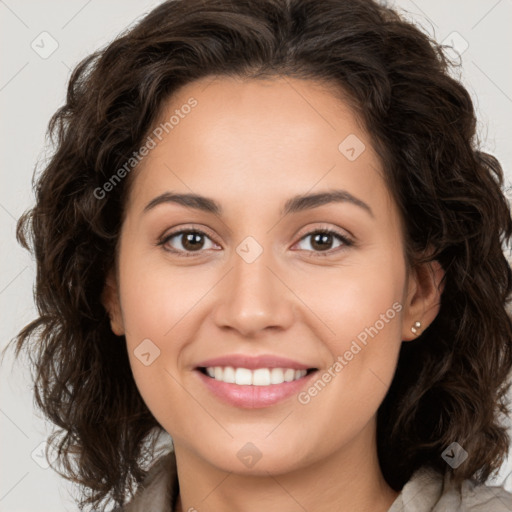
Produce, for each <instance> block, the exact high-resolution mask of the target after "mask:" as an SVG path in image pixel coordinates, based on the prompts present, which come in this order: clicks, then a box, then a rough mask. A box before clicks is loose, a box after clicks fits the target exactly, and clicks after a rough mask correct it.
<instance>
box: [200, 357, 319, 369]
mask: <svg viewBox="0 0 512 512" xmlns="http://www.w3.org/2000/svg"><path fill="white" fill-rule="evenodd" d="M214 366H233V367H234V368H247V369H249V370H256V369H258V368H293V369H294V370H309V369H310V368H314V367H313V366H311V365H307V364H302V363H299V362H298V361H294V360H293V359H289V358H287V357H280V356H273V355H270V354H263V355H259V356H248V355H243V354H231V355H226V356H220V357H215V358H213V359H207V360H205V361H202V362H201V363H199V364H198V365H197V368H208V367H214Z"/></svg>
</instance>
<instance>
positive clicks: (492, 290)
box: [13, 0, 512, 509]
mask: <svg viewBox="0 0 512 512" xmlns="http://www.w3.org/2000/svg"><path fill="white" fill-rule="evenodd" d="M452 66H453V63H452V62H450V61H449V60H448V58H447V57H446V56H445V54H444V53H443V48H442V46H440V45H439V44H437V43H436V42H435V41H434V40H433V39H431V38H430V37H429V36H428V35H426V34H425V33H423V32H422V31H421V30H420V29H418V28H417V27H415V26H414V25H413V24H412V23H409V22H406V21H405V20H403V19H402V18H401V17H400V15H399V14H398V13H397V12H396V11H394V10H392V9H390V8H388V7H386V6H384V5H381V4H379V3H376V2H373V1H368V0H324V1H322V2H318V1H317V0H258V1H257V2H255V1H253V0H208V1H203V0H174V1H167V2H164V3H162V4H161V5H159V6H158V7H156V8H155V9H154V10H153V11H151V12H150V13H149V14H147V15H146V16H145V17H144V18H142V19H141V20H139V21H138V22H137V23H136V24H135V25H134V26H132V27H131V28H129V29H127V30H126V31H125V32H124V33H122V34H121V35H119V36H118V37H117V38H116V39H115V40H114V41H112V42H111V43H110V44H108V45H106V46H105V47H104V48H102V49H101V50H99V51H97V52H95V53H93V54H92V55H90V56H88V57H87V58H85V59H84V60H83V61H82V62H80V63H79V64H78V65H77V67H76V68H75V69H74V71H73V73H72V75H71V78H70V80H69V86H68V90H67V97H66V103H65V104H64V106H62V107H61V108H59V109H58V110H57V112H56V113H55V114H54V115H53V117H52V118H51V120H50V122H49V125H48V134H49V136H50V137H51V141H52V142H53V143H54V145H55V148H54V152H53V153H52V157H51V159H50V160H49V161H48V163H47V165H45V168H44V169H43V171H42V173H41V174H40V175H39V176H38V178H37V181H36V184H35V192H36V204H35V206H34V207H33V208H32V209H30V210H28V211H27V212H26V213H25V214H24V215H23V216H22V217H21V218H20V219H19V222H18V230H17V237H18V241H19V242H20V243H21V244H22V245H23V246H24V247H25V248H27V249H29V250H32V251H33V253H34V255H35V259H36V263H37V277H36V285H35V293H34V295H35V301H36V304H37V308H38V317H37V318H36V319H35V320H34V321H33V322H31V323H30V324H28V325H27V326H26V327H25V328H23V330H21V332H20V333H19V334H18V336H17V337H16V338H15V340H13V341H15V344H16V356H18V354H19V352H20V351H21V349H22V348H24V349H25V350H26V351H27V353H29V355H30V364H31V368H32V369H33V370H34V371H35V374H36V375H35V377H34V392H35V400H36V403H37V406H38V407H39V408H40V409H41V410H42V411H43V413H44V414H45V416H46V417H48V418H49V419H50V420H51V421H52V422H53V423H54V424H55V425H57V426H58V427H59V428H60V430H59V431H58V432H55V433H54V434H53V436H52V438H51V439H52V441H54V440H55V439H56V438H57V435H59V436H60V438H59V439H58V459H57V460H58V461H59V462H60V463H61V464H62V465H63V467H64V471H63V472H61V471H59V470H57V471H58V472H59V474H61V475H62V476H64V477H65V478H68V479H70V480H72V481H73V482H75V483H77V484H79V485H80V486H81V489H82V491H83V499H82V501H80V508H81V509H83V508H84V507H85V506H86V505H92V506H94V507H98V506H99V504H100V503H101V502H103V501H104V500H108V499H111V500H114V501H115V502H116V504H118V505H122V504H124V503H126V493H127V491H129V492H130V493H132V492H133V485H134V484H140V483H141V482H142V480H143V478H144V477H145V475H146V474H147V471H146V470H145V469H144V465H143V462H144V461H143V457H144V456H148V453H149V456H151V451H149V452H146V451H145V450H146V448H145V446H146V444H145V443H146V442H147V440H148V438H150V436H151V435H152V434H153V433H154V432H155V431H156V432H162V431H163V429H162V427H161V426H160V425H159V423H158V422H157V421H156V419H155V418H154V417H153V415H152V414H151V412H150V411H149V410H148V408H147V406H146V404H145V403H144V401H143V399H142V397H141V396H140V394H139V392H138V390H137V387H136V385H135V382H134V379H133V375H132V372H131V369H130V365H129V359H128V355H127V349H126V344H125V343H124V342H123V340H124V338H123V337H118V336H116V335H115V334H114V333H113V332H112V330H111V327H110V322H109V317H108V314H107V312H106V310H105V307H104V305H103V303H102V291H103V289H104V286H105V280H106V276H107V274H108V272H109V271H110V270H111V269H112V268H115V257H116V250H117V249H116V247H117V242H118V238H119V233H120V228H121V225H122V222H123V218H124V207H125V202H126V195H127V192H128V190H129V186H130V183H131V182H132V181H133V174H134V173H131V174H130V175H129V176H128V177H126V178H125V179H123V180H118V181H119V183H116V184H115V186H114V187H112V190H111V191H110V192H109V193H106V194H103V195H104V197H102V198H101V199H100V198H98V192H97V191H98V188H101V187H103V186H104V184H105V183H106V182H108V181H109V180H112V177H113V176H114V174H115V173H116V170H118V169H120V168H122V167H123V165H125V164H126V162H127V161H128V160H129V159H130V158H131V157H132V155H133V154H134V152H136V151H137V150H138V149H139V148H140V146H141V144H142V143H143V141H144V138H145V137H146V136H147V134H148V133H150V131H151V129H152V128H153V127H154V125H155V123H156V122H157V120H158V119H159V118H160V117H161V114H162V111H163V110H162V109H163V107H164V106H165V103H166V102H168V101H169V98H170V97H171V95H172V94H174V93H175V92H176V91H177V90H178V89H179V88H180V87H182V86H184V85H186V84H188V83H191V82H193V81H195V80H198V79H200V78H203V77H208V76H212V77H213V76H217V77H237V78H242V79H262V78H273V77H275V78H278V77H294V78H299V79H304V80H312V81H316V82H318V83H324V84H329V86H330V88H331V90H332V94H334V95H336V94H338V95H342V96H343V97H345V99H346V101H348V102H349V103H350V106H351V108H353V110H354V112H356V113H357V116H358V118H359V119H361V121H362V123H363V125H364V127H365V129H366V131H367V133H368V134H369V136H370V138H371V142H372V144H373V147H374V148H375V149H376V150H377V152H378V154H379V156H380V158H381V160H382V164H383V169H384V171H385V179H386V182H387V185H388V186H389V190H390V191H391V193H392V195H393V197H394V199H395V201H396V204H397V205H398V208H399V211H400V214H401V218H402V222H403V232H404V250H405V252H406V255H407V265H408V266H410V267H411V268H412V267H415V266H417V265H419V264H420V263H425V262H428V261H432V260H437V261H438V262H439V263H440V264H441V266H442V267H443V270H444V271H445V275H444V278H443V283H444V290H443V293H442V297H441V305H440V310H439V313H438V315H437V317H436V318H435V320H434V322H433V323H432V324H431V325H430V326H429V327H428V328H427V329H426V330H425V331H424V332H423V333H422V334H421V335H420V336H419V338H418V339H417V340H416V341H414V342H412V343H403V344H402V347H401V351H400V355H399V360H398V366H397V369H396V373H395V376H394V380H393V382H392V383H391V386H390V389H389V392H388V393H387V395H386V397H385V399H384V401H383V403H382V404H381V406H380V408H379V410H378V414H377V449H378V456H379V462H380V465H381V469H382V472H383V475H384V477H385V479H386V481H387V482H388V484H389V485H390V486H391V487H393V488H394V489H395V490H397V491H398V490H400V489H401V488H402V487H403V485H404V484H405V483H406V482H407V481H408V479H409V478H410V477H411V475H412V473H413V472H414V471H415V470H416V469H417V468H419V467H420V466H423V465H427V466H430V467H432V468H434V469H436V470H437V471H439V472H441V473H445V471H449V472H450V478H452V479H453V480H455V481H456V483H461V482H462V481H463V480H464V479H469V478H474V479H476V480H478V481H479V482H480V483H485V481H486V480H487V479H488V478H489V477H490V476H492V475H493V473H495V472H496V471H497V470H498V469H499V468H500V466H501V464H502V463H503V461H504V458H505V456H506V453H507V451H508V449H509V443H510V439H509V437H508V435H507V431H506V428H505V427H504V426H503V425H502V424H501V423H500V416H499V415H500V414H504V415H508V414H509V413H510V411H509V409H508V407H507V397H506V393H507V392H508V389H509V387H510V381H509V374H510V370H511V368H512V344H511V340H512V323H511V319H510V317H509V316H508V314H507V310H506V306H507V304H508V300H509V297H510V293H511V288H512V272H511V270H510V267H509V264H508V262H507V259H506V257H505V254H504V248H503V247H504V244H509V243H510V237H511V236H512V219H511V215H510V209H509V205H508V202H507V200H506V197H505V195H504V193H503V171H502V169H501V166H500V164H499V162H498V161H497V160H496V159H495V158H494V157H493V156H491V155H489V154H486V153H484V152H482V151H480V150H479V149H478V141H477V136H476V119H475V112H474V108H473V104H472V101H471V98H470V95H469V94H468V92H467V90H466V89H465V88H464V87H463V86H462V85H461V84H460V83H459V81H457V80H456V79H455V78H453V77H452V76H451V70H452ZM185 122H186V121H185ZM95 191H96V194H95ZM455 441H456V442H458V443H459V444H460V445H461V446H462V447H463V448H464V449H465V450H466V451H467V454H468V456H467V459H466V460H465V462H464V463H463V464H461V465H460V466H459V467H457V468H454V469H451V468H448V467H447V464H446V463H445V462H444V460H443V458H442V457H441V454H442V452H443V450H445V448H446V447H447V446H449V445H450V444H451V443H452V442H455ZM397 453H399V454H400V456H397ZM73 461H75V462H76V468H74V467H73V465H72V462H73ZM54 469H56V468H54Z"/></svg>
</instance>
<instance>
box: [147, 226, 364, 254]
mask: <svg viewBox="0 0 512 512" xmlns="http://www.w3.org/2000/svg"><path fill="white" fill-rule="evenodd" d="M187 232H193V233H198V234H201V235H204V236H206V237H207V238H209V239H210V240H211V241H212V242H213V243H214V244H216V245H221V244H219V243H218V242H217V241H216V240H215V237H214V236H212V235H211V234H210V233H209V230H207V228H203V227H202V226H201V227H196V225H193V224H192V225H188V226H184V227H178V228H176V229H174V230H171V231H170V232H165V233H164V234H163V235H162V236H160V237H159V238H158V241H157V243H156V245H158V246H165V244H166V243H167V242H168V241H169V240H170V239H171V238H173V237H175V236H179V235H183V234H184V233H187ZM345 232H346V230H345ZM317 233H328V234H330V235H333V236H335V237H338V239H339V240H340V241H341V242H342V243H343V245H342V246H341V247H337V248H334V249H328V250H326V251H306V252H308V253H311V254H312V255H314V256H329V255H332V254H337V253H338V252H339V251H341V250H343V249H344V248H347V247H351V246H354V245H355V240H354V237H353V235H352V234H350V235H349V234H344V233H342V232H341V230H340V228H333V227H331V226H326V225H324V226H322V225H321V226H317V227H314V228H307V230H306V231H304V232H302V234H301V232H299V234H297V235H296V236H297V237H298V240H297V241H296V242H295V243H294V244H293V246H295V245H297V244H298V243H300V242H301V241H302V240H303V239H304V238H306V237H308V236H312V235H315V234H317ZM346 233H348V232H346ZM164 250H166V251H168V252H170V253H173V254H177V255H179V256H185V257H187V256H196V255H201V254H203V253H204V252H205V249H201V250H198V251H182V250H179V249H166V248H165V247H164ZM206 250H208V249H206ZM209 250H211V249H209Z"/></svg>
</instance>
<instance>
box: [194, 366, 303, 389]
mask: <svg viewBox="0 0 512 512" xmlns="http://www.w3.org/2000/svg"><path fill="white" fill-rule="evenodd" d="M200 371H202V372H203V373H205V374H206V375H208V376H209V377H211V378H212V379H215V380H217V381H220V382H225V383H228V384H236V385H238V386H271V385H273V384H282V383H283V382H292V381H294V380H299V379H301V378H302V377H304V376H306V375H307V373H308V371H312V370H295V369H293V368H257V369H255V370H250V369H248V368H234V367H233V366H225V367H222V366H209V367H207V368H200Z"/></svg>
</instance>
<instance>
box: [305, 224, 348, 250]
mask: <svg viewBox="0 0 512 512" xmlns="http://www.w3.org/2000/svg"><path fill="white" fill-rule="evenodd" d="M308 238H311V239H312V242H310V243H309V246H310V247H312V248H313V252H314V253H319V254H318V256H324V255H325V254H322V253H328V254H330V253H331V252H334V251H335V249H339V248H340V247H343V246H345V247H349V246H351V245H352V242H351V241H350V240H349V239H348V238H346V237H345V236H343V235H341V234H340V233H338V232H337V231H333V230H331V229H319V230H316V231H312V232H311V233H308V234H307V235H305V236H303V237H302V238H301V239H300V241H303V240H307V239H308ZM334 239H338V240H339V241H340V244H339V245H338V246H337V247H334V248H332V247H326V246H332V244H333V243H334ZM299 243H300V242H299ZM305 250H310V249H307V248H306V249H305Z"/></svg>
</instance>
